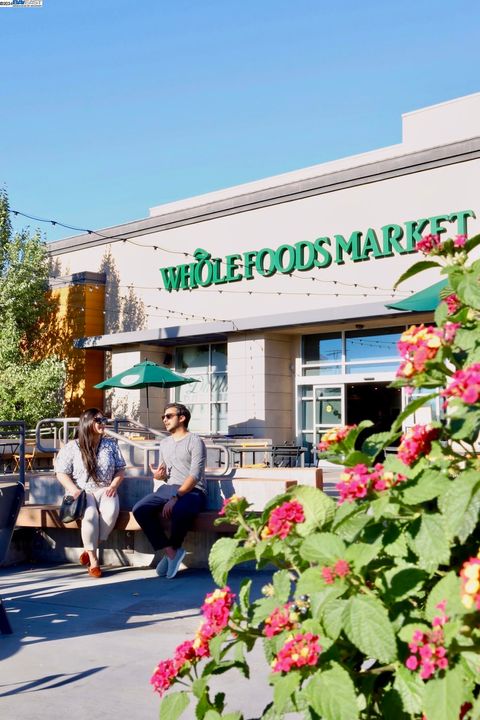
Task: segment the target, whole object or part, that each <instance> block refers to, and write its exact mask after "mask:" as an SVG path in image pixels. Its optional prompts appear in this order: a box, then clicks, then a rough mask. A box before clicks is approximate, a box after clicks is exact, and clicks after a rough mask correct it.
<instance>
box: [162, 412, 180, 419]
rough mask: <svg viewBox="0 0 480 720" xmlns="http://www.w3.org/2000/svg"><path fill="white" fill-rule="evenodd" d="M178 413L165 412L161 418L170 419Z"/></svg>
mask: <svg viewBox="0 0 480 720" xmlns="http://www.w3.org/2000/svg"><path fill="white" fill-rule="evenodd" d="M178 415H179V413H165V415H162V420H170V418H172V417H178Z"/></svg>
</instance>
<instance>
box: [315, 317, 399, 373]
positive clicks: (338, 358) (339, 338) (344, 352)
mask: <svg viewBox="0 0 480 720" xmlns="http://www.w3.org/2000/svg"><path fill="white" fill-rule="evenodd" d="M402 330H403V328H400V329H397V328H385V329H380V330H352V331H348V332H344V333H331V334H326V335H304V336H303V338H302V375H303V376H304V377H312V376H327V375H340V374H350V375H351V374H354V373H364V372H368V373H388V372H392V373H393V372H394V371H395V370H396V368H397V367H398V363H399V356H398V350H397V342H398V341H399V339H400V334H401V332H402Z"/></svg>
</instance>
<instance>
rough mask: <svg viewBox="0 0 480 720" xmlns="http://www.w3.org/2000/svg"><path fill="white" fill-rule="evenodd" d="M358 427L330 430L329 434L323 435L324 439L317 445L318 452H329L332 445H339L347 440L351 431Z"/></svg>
mask: <svg viewBox="0 0 480 720" xmlns="http://www.w3.org/2000/svg"><path fill="white" fill-rule="evenodd" d="M356 427H357V426H356V425H341V426H339V427H333V428H330V430H327V432H326V433H324V434H323V435H322V438H321V440H320V442H319V443H318V445H317V450H318V451H319V452H325V451H326V450H329V449H330V448H331V447H332V445H337V443H339V442H342V440H345V438H346V437H347V435H348V433H349V432H350V430H353V429H354V428H356Z"/></svg>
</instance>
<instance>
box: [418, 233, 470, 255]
mask: <svg viewBox="0 0 480 720" xmlns="http://www.w3.org/2000/svg"><path fill="white" fill-rule="evenodd" d="M466 241H467V236H466V235H456V237H455V239H454V241H453V247H454V248H460V249H461V248H463V246H464V245H465V243H466ZM443 249H444V243H442V241H441V239H440V235H424V237H423V238H422V239H421V240H420V241H419V242H418V243H417V250H420V252H422V253H423V254H424V255H438V254H440V253H441V251H442V250H443Z"/></svg>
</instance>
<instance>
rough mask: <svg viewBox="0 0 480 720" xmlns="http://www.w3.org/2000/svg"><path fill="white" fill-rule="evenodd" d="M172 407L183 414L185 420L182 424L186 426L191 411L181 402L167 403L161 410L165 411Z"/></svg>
mask: <svg viewBox="0 0 480 720" xmlns="http://www.w3.org/2000/svg"><path fill="white" fill-rule="evenodd" d="M172 407H173V408H175V410H176V411H177V413H178V414H179V415H183V416H184V418H185V422H184V423H183V424H184V425H185V427H186V428H188V423H189V422H190V418H191V417H192V413H191V412H190V410H189V409H188V408H187V407H186V406H185V405H182V403H169V404H168V405H165V410H164V411H163V412H164V413H166V412H167V410H168V408H172Z"/></svg>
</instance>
